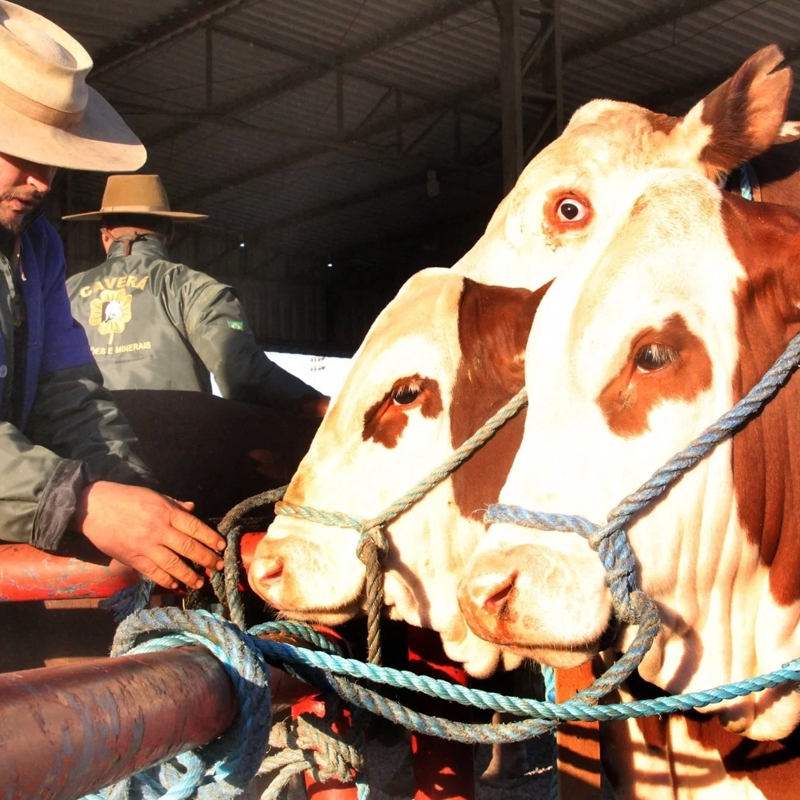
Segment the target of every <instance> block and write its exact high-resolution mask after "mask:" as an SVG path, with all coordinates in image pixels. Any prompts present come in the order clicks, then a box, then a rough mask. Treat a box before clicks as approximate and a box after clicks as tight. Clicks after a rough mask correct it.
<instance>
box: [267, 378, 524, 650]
mask: <svg viewBox="0 0 800 800" xmlns="http://www.w3.org/2000/svg"><path fill="white" fill-rule="evenodd" d="M527 404H528V394H527V392H526V391H525V389H522V390H521V391H519V392H518V393H517V394H516V395H515V396H514V397H512V398H511V400H510V401H509V402H508V403H506V405H504V406H503V407H502V408H501V409H499V410H498V411H497V412H496V413H495V414H494V415H493V416H492V417H491V418H490V419H489V420H488V421H487V422H486V423H485V424H484V425H482V426H481V428H480V429H479V430H477V431H476V432H475V433H474V434H473V435H472V436H470V437H469V439H467V440H466V441H465V442H464V443H463V444H462V445H461V446H460V447H459V448H458V449H457V450H455V452H453V454H452V455H451V456H450V457H449V458H447V460H446V461H445V462H444V463H443V464H440V465H439V466H438V467H437V468H436V469H435V470H433V471H432V472H430V473H429V474H428V475H426V476H425V477H424V478H423V479H422V480H420V481H418V482H417V483H415V484H414V485H413V486H412V487H411V488H410V489H409V490H408V491H407V492H406V493H405V494H403V495H402V496H401V497H399V498H398V499H397V500H395V501H394V502H393V503H392V504H391V505H389V506H388V507H387V508H385V509H384V510H383V511H382V512H381V513H380V514H378V515H377V516H376V517H373V518H372V519H364V518H362V517H354V516H351V515H349V514H343V513H341V512H339V511H323V510H320V509H317V508H312V507H311V506H305V505H298V504H295V503H287V502H286V501H281V502H279V503H276V504H275V513H276V514H282V515H283V516H287V517H295V518H296V519H303V520H307V521H309V522H317V523H320V524H321V525H329V526H332V527H337V528H353V529H354V530H356V531H358V532H359V534H360V536H359V540H358V545H357V551H356V552H357V554H358V557H359V559H361V561H363V562H364V564H365V566H366V570H367V575H366V579H365V586H364V593H365V595H366V606H367V647H368V657H367V660H368V661H369V662H370V663H371V664H380V663H381V643H380V617H381V609H382V608H383V569H382V566H381V559H382V558H383V557H384V556H385V555H386V553H387V552H388V548H389V543H388V541H387V539H386V534H385V531H384V528H385V527H386V525H388V524H389V523H390V522H391V521H392V520H393V519H395V518H396V517H399V516H400V514H402V513H403V512H404V511H406V510H407V509H409V508H410V507H411V506H413V505H414V504H415V503H416V502H417V501H418V500H421V499H422V498H423V497H424V496H425V495H426V494H427V493H428V492H429V491H430V490H431V489H433V488H434V487H435V486H438V485H439V484H440V483H441V482H442V481H443V480H445V478H447V477H448V476H449V475H451V474H452V473H453V472H455V471H456V470H457V469H458V468H459V467H460V466H461V465H462V464H463V463H464V462H465V461H466V460H467V459H468V458H469V457H470V456H471V455H472V454H473V453H474V452H475V451H476V450H479V449H480V448H481V447H483V445H485V444H486V442H488V441H489V439H491V438H492V437H493V436H494V435H495V433H497V431H498V430H499V429H500V428H502V427H503V425H505V424H506V423H507V422H508V421H509V420H510V419H512V418H513V417H515V416H516V415H517V414H519V412H520V411H522V409H523V408H525V406H526V405H527Z"/></svg>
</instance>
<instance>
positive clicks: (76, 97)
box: [0, 0, 92, 127]
mask: <svg viewBox="0 0 800 800" xmlns="http://www.w3.org/2000/svg"><path fill="white" fill-rule="evenodd" d="M91 68H92V59H91V56H90V55H89V53H87V52H86V49H85V48H84V47H83V46H82V45H81V44H80V42H78V41H77V40H76V39H74V38H73V37H72V36H70V35H69V34H68V33H67V32H66V31H65V30H63V29H61V28H59V27H58V25H55V24H53V23H52V22H50V21H49V20H47V19H45V18H44V17H42V16H40V15H39V14H36V13H35V12H33V11H29V10H28V9H26V8H22V7H21V6H18V5H16V4H15V3H9V2H6V1H5V0H2V1H0V84H1V85H2V87H3V89H4V90H5V91H2V90H0V100H2V101H3V102H6V103H8V104H9V105H11V106H12V107H14V108H16V109H17V110H19V111H21V112H22V113H25V114H27V115H28V116H31V117H36V112H37V111H38V110H39V108H37V107H42V108H44V109H50V110H52V111H55V112H60V113H61V114H64V115H74V118H72V119H70V118H69V116H67V117H65V118H64V119H63V120H60V118H56V120H54V121H53V122H52V123H51V124H56V125H57V126H58V127H69V124H70V123H77V122H78V121H79V120H80V114H81V113H82V112H83V111H84V109H85V108H86V104H87V102H88V98H89V90H88V87H87V85H86V74H87V73H88V72H89V70H90V69H91ZM59 120H60V121H61V122H62V124H58V121H59ZM47 121H49V120H47Z"/></svg>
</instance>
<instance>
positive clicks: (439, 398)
mask: <svg viewBox="0 0 800 800" xmlns="http://www.w3.org/2000/svg"><path fill="white" fill-rule="evenodd" d="M543 293H544V290H541V291H539V292H536V293H531V292H528V291H527V290H524V289H509V288H504V287H493V286H485V285H482V284H478V283H475V282H474V281H471V280H469V279H467V278H464V277H462V276H460V275H456V274H454V273H452V272H450V271H449V270H425V271H423V272H420V273H418V274H417V275H415V276H414V277H412V278H411V279H410V280H409V281H408V282H407V283H406V285H405V286H404V287H403V289H401V291H400V293H399V294H398V296H397V297H396V298H395V299H394V300H393V301H392V302H391V303H390V304H389V306H387V308H386V309H385V310H384V311H383V312H382V313H381V315H380V316H379V317H378V319H377V320H376V322H375V324H374V325H373V326H372V329H371V330H370V332H369V334H368V335H367V338H366V339H365V341H364V343H363V345H362V346H361V348H360V350H359V351H358V353H357V354H356V356H355V358H354V360H353V366H352V369H351V371H350V373H349V375H348V377H347V379H346V381H345V383H344V386H343V388H342V391H341V393H340V394H339V396H338V397H337V398H336V400H335V401H334V402H333V404H332V405H331V407H330V409H329V411H328V414H327V415H326V417H325V419H324V420H323V422H322V425H321V426H320V429H319V431H318V433H317V436H316V438H315V439H314V442H313V444H312V446H311V449H310V450H309V452H308V455H307V456H306V457H305V459H304V460H303V461H302V463H301V464H300V467H299V469H298V471H297V473H296V475H295V476H294V478H293V479H292V482H291V483H290V485H289V488H288V490H287V493H286V500H287V501H289V502H292V503H297V504H302V505H309V506H313V507H315V508H319V509H325V510H331V511H341V512H344V513H346V514H350V515H353V516H358V517H364V518H367V517H371V516H374V515H376V514H378V513H379V512H380V511H382V510H383V509H384V508H385V507H386V506H388V505H389V503H391V502H392V501H394V500H396V499H397V498H398V497H399V496H400V495H401V494H402V493H403V492H404V491H405V490H406V489H408V488H410V487H411V486H412V485H413V484H414V483H415V482H416V481H418V480H419V479H421V478H423V477H425V476H426V475H427V474H428V473H429V472H430V471H432V470H433V469H434V468H436V467H437V466H439V465H440V464H441V463H442V461H444V460H445V459H446V458H447V457H448V456H449V455H451V454H452V453H453V451H454V450H455V449H456V448H457V447H458V446H459V445H460V444H461V443H462V442H463V441H464V440H465V439H467V438H468V437H469V436H471V435H472V434H473V433H474V432H475V431H476V430H477V429H478V428H479V427H480V426H481V424H482V423H483V422H484V421H485V420H486V419H488V418H489V417H490V416H491V415H492V414H493V413H494V412H495V411H496V410H498V409H499V408H500V407H502V406H503V405H504V404H505V403H506V402H507V401H508V400H509V399H510V398H511V397H512V396H513V395H514V394H515V393H516V392H517V391H519V389H521V388H522V381H523V364H522V356H523V352H524V348H525V344H526V341H527V335H528V331H529V329H530V325H531V320H532V319H533V314H534V311H535V309H536V306H537V305H538V302H539V300H540V298H541V295H542V294H543ZM521 435H522V420H521V418H520V417H518V418H517V419H515V420H512V422H510V423H509V424H508V425H507V426H506V427H505V428H503V429H501V431H500V432H499V433H498V434H497V435H496V436H495V438H494V439H493V440H492V441H491V442H489V443H488V444H487V445H486V446H485V447H484V448H483V449H482V450H481V451H479V452H478V453H477V454H476V455H475V456H473V457H472V458H471V459H470V460H469V461H468V462H467V463H466V464H465V465H463V466H462V467H461V468H460V469H459V470H457V471H456V472H455V473H454V474H453V476H452V477H451V478H449V479H447V480H446V481H444V482H443V483H441V484H440V485H439V486H437V487H436V488H435V489H434V490H433V491H431V492H430V493H429V494H428V495H426V496H425V497H424V498H422V499H421V500H420V501H419V502H417V503H416V504H415V505H414V506H412V507H411V508H410V509H408V510H407V511H406V512H405V513H404V514H402V515H401V516H400V517H398V518H397V519H396V520H394V521H393V522H392V523H391V524H390V525H389V526H388V528H387V535H388V538H389V542H390V550H389V554H388V556H387V557H386V558H385V559H384V565H385V570H386V596H385V602H386V606H387V609H388V612H389V614H390V615H391V616H392V617H393V618H395V619H401V620H404V621H405V622H407V623H409V624H411V625H416V626H420V627H425V628H430V629H433V630H435V631H438V632H439V633H440V634H441V637H442V642H443V645H444V648H445V651H446V653H447V655H448V656H449V657H450V658H452V659H454V660H457V661H461V662H463V663H464V664H465V665H466V667H467V669H468V670H469V671H470V672H471V673H472V674H473V675H487V674H489V673H491V672H492V671H493V670H494V668H495V666H496V665H497V660H498V653H499V650H498V648H496V647H495V646H493V645H489V644H487V643H486V642H483V641H481V640H480V639H478V638H477V637H476V636H474V635H473V634H472V633H471V632H470V631H469V629H468V628H467V626H466V624H465V623H464V619H463V617H462V616H461V613H460V611H459V609H458V603H457V600H456V587H457V585H458V581H459V579H460V577H461V574H462V572H463V569H464V565H465V564H466V562H467V559H468V558H469V556H470V555H471V553H472V550H473V548H474V547H475V545H476V544H477V541H478V539H479V538H480V536H481V535H482V534H483V533H484V530H485V528H484V524H483V521H482V509H483V508H485V505H486V503H487V502H491V500H492V498H497V496H498V494H499V491H500V487H501V486H502V485H503V481H504V480H505V476H506V474H507V472H508V469H509V467H510V465H511V462H512V460H513V458H514V454H515V453H516V449H517V446H518V444H519V440H520V438H521ZM357 542H358V534H357V533H356V531H354V530H350V529H342V528H332V527H327V526H324V525H322V524H319V523H314V522H308V521H304V520H300V519H296V518H290V517H285V516H279V517H278V518H277V519H276V520H275V522H274V523H273V524H272V525H271V526H270V529H269V532H268V534H267V535H266V536H265V537H264V539H263V540H262V541H261V543H260V544H259V546H258V550H257V551H256V554H255V558H254V561H253V563H252V565H251V568H250V584H251V586H252V587H253V589H255V591H256V592H257V593H258V594H260V595H261V596H262V597H263V598H264V599H266V600H267V601H268V602H269V603H270V604H271V605H273V606H274V607H275V608H277V609H278V610H280V611H281V612H282V613H283V614H284V615H285V616H286V617H288V618H291V619H313V620H318V621H321V622H326V623H328V624H337V623H340V622H342V621H344V620H346V619H349V618H351V617H353V616H354V615H356V614H360V613H363V601H364V598H363V586H364V578H365V567H364V565H363V564H362V562H361V561H359V559H358V557H357V556H356V544H357ZM516 663H519V659H518V658H516V657H514V656H510V655H509V657H508V664H507V665H508V666H512V665H514V664H516Z"/></svg>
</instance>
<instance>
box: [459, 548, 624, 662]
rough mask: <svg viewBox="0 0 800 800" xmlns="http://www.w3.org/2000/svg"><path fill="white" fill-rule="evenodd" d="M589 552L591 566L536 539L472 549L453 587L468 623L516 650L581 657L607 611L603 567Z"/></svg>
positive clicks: (544, 656) (590, 651) (587, 654)
mask: <svg viewBox="0 0 800 800" xmlns="http://www.w3.org/2000/svg"><path fill="white" fill-rule="evenodd" d="M589 555H590V556H591V557H592V558H593V559H594V560H593V561H590V562H588V563H589V566H590V567H591V568H587V567H586V565H584V564H582V563H581V562H582V559H578V563H574V562H572V561H570V560H569V559H568V558H567V557H566V556H565V555H564V554H563V553H560V552H557V551H553V550H551V549H549V548H547V547H543V546H536V547H535V546H532V545H518V546H515V547H512V548H510V549H507V550H500V549H498V550H486V551H484V552H481V553H476V554H475V557H473V559H472V563H471V566H470V568H468V570H467V572H466V574H465V576H464V579H463V580H462V581H461V584H460V586H459V592H458V603H459V606H460V608H461V611H462V613H463V614H464V618H465V619H466V621H467V624H468V625H469V627H470V628H471V629H472V631H473V632H474V633H475V634H476V635H477V636H479V637H480V638H481V639H485V640H486V641H489V642H492V643H493V644H496V645H500V646H501V647H503V648H504V649H506V650H509V651H511V652H513V653H516V654H518V655H522V656H526V657H530V658H535V659H536V660H537V661H542V662H544V663H547V664H552V665H553V666H557V667H571V666H577V665H578V664H581V663H583V662H584V661H586V660H587V659H588V658H591V657H592V656H593V655H594V654H595V653H597V652H598V650H599V643H600V639H601V637H602V635H603V633H604V632H605V630H606V627H607V624H608V619H609V616H610V611H611V604H610V595H609V594H608V591H607V590H606V588H605V585H604V582H603V571H602V567H601V566H600V564H599V562H598V561H597V557H596V556H594V554H593V553H589ZM595 573H596V574H595ZM595 584H596V585H595Z"/></svg>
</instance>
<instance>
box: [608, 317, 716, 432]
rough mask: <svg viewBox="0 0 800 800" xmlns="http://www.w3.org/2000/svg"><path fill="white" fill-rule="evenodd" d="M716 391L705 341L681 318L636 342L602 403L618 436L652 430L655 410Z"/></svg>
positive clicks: (640, 335) (646, 333) (652, 329)
mask: <svg viewBox="0 0 800 800" xmlns="http://www.w3.org/2000/svg"><path fill="white" fill-rule="evenodd" d="M709 386H711V359H710V358H709V356H708V351H707V350H706V347H705V345H704V344H703V342H702V341H701V340H700V339H699V338H698V337H697V336H695V335H694V334H693V333H692V332H691V331H690V330H689V328H688V326H687V325H686V322H685V320H684V319H683V317H681V316H680V315H679V314H674V315H673V316H671V317H669V319H667V320H666V322H665V323H664V326H663V327H662V328H661V329H660V330H656V329H654V328H648V329H646V330H644V331H642V332H641V333H640V334H639V336H637V337H636V339H635V341H634V343H633V344H632V346H631V354H630V356H629V357H628V358H627V359H626V360H625V363H624V364H623V366H622V369H620V371H619V372H618V373H617V375H616V376H615V377H614V378H612V380H611V381H609V382H608V384H607V385H606V386H605V388H604V389H603V391H602V392H601V393H600V396H599V397H598V398H597V404H598V405H599V406H600V409H601V410H602V412H603V416H605V418H606V422H607V423H608V426H609V428H611V430H612V432H613V433H615V434H616V435H617V436H623V437H627V438H631V437H634V436H641V434H643V433H644V432H645V431H646V430H648V427H649V425H648V417H649V415H650V411H651V410H652V409H653V408H654V407H655V406H656V405H658V404H659V403H660V402H662V401H664V400H683V401H684V402H687V403H688V402H691V401H692V400H694V398H695V397H697V396H698V395H699V394H700V392H702V391H703V390H705V389H708V387H709Z"/></svg>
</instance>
